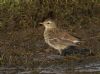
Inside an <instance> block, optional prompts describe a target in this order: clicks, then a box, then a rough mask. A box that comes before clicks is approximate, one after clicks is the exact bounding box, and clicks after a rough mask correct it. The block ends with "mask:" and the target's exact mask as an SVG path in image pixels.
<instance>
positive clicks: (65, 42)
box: [40, 19, 80, 55]
mask: <svg viewBox="0 0 100 74" xmlns="http://www.w3.org/2000/svg"><path fill="white" fill-rule="evenodd" d="M40 24H42V25H43V26H44V27H45V30H44V40H45V42H46V43H47V44H48V45H49V46H51V47H52V48H54V49H56V50H58V52H59V54H60V55H62V52H63V50H65V49H68V48H69V47H70V46H77V44H78V43H80V40H79V39H78V38H77V37H74V36H72V35H71V34H69V33H68V32H67V31H65V30H63V29H61V28H58V26H57V23H56V22H55V21H54V20H52V19H46V20H44V21H43V22H42V23H40Z"/></svg>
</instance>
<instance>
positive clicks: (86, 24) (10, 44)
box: [0, 0, 100, 67]
mask: <svg viewBox="0 0 100 74" xmlns="http://www.w3.org/2000/svg"><path fill="white" fill-rule="evenodd" d="M46 18H52V19H55V20H57V21H58V22H59V26H60V27H62V28H64V29H66V30H67V31H68V32H70V33H72V34H73V35H75V36H78V37H79V38H81V39H82V40H83V43H82V44H81V46H82V47H84V48H89V49H91V50H92V51H95V53H96V54H97V53H99V52H100V0H0V64H1V66H9V65H10V66H16V65H17V66H25V67H29V66H31V67H33V65H34V58H33V57H35V56H39V53H45V54H46V51H45V50H46V49H47V48H48V46H47V45H46V44H45V43H44V40H43V36H42V34H43V29H44V28H43V27H41V26H40V25H38V23H39V22H41V21H43V20H45V19H46ZM98 51H99V52H98ZM37 54H38V55H37ZM39 57H40V56H39ZM37 63H38V62H36V63H35V64H37ZM38 64H39V63H38Z"/></svg>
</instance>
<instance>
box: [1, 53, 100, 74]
mask: <svg viewBox="0 0 100 74" xmlns="http://www.w3.org/2000/svg"><path fill="white" fill-rule="evenodd" d="M41 55H42V56H41ZM41 55H40V56H37V57H36V58H35V57H34V61H35V62H37V61H40V63H39V64H38V65H37V66H34V68H25V67H23V66H18V67H0V74H100V61H99V60H97V61H91V60H92V59H91V60H90V59H89V60H90V62H85V61H87V60H85V61H82V62H79V61H75V60H71V61H70V60H69V61H66V60H64V59H65V57H63V56H59V55H53V54H51V55H46V56H44V55H43V54H41Z"/></svg>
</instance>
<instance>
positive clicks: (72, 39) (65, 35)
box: [58, 31, 80, 43]
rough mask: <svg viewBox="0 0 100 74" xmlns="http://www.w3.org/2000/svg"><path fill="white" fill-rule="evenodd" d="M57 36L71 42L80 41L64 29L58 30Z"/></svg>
mask: <svg viewBox="0 0 100 74" xmlns="http://www.w3.org/2000/svg"><path fill="white" fill-rule="evenodd" d="M58 38H59V39H61V40H64V41H68V42H72V43H78V42H80V41H79V39H78V38H76V37H74V36H72V35H70V34H69V33H67V32H65V31H62V32H59V35H58Z"/></svg>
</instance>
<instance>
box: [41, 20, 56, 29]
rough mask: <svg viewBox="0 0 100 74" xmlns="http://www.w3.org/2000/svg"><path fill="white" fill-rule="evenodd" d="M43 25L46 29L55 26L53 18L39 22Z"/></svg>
mask: <svg viewBox="0 0 100 74" xmlns="http://www.w3.org/2000/svg"><path fill="white" fill-rule="evenodd" d="M40 24H42V25H44V27H45V28H46V29H50V28H56V23H55V22H54V21H53V20H50V19H49V20H45V21H44V22H42V23H40Z"/></svg>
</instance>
